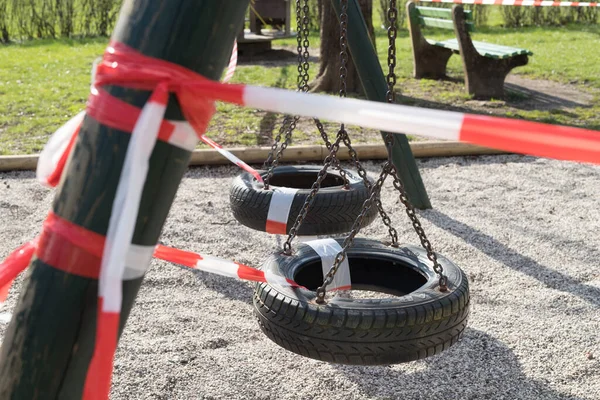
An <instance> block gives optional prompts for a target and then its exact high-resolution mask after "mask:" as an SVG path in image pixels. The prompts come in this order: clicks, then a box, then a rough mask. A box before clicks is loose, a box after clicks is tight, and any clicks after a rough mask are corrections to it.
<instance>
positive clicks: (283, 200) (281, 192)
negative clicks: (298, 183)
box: [266, 187, 298, 235]
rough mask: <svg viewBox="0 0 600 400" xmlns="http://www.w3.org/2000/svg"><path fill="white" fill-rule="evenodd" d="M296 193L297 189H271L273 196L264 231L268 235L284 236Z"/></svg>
mask: <svg viewBox="0 0 600 400" xmlns="http://www.w3.org/2000/svg"><path fill="white" fill-rule="evenodd" d="M296 192H298V189H292V188H286V187H273V196H271V203H270V204H269V212H268V214H267V226H266V231H267V232H268V233H278V234H283V235H285V234H286V232H287V221H288V217H289V215H290V209H291V208H292V202H293V201H294V197H295V196H296Z"/></svg>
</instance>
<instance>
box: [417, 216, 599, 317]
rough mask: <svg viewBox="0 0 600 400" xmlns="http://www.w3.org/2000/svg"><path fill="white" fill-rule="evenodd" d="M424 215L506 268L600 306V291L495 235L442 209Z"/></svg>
mask: <svg viewBox="0 0 600 400" xmlns="http://www.w3.org/2000/svg"><path fill="white" fill-rule="evenodd" d="M421 216H422V217H423V218H425V219H427V220H428V221H429V222H431V223H432V224H434V225H436V226H438V227H439V228H442V229H444V230H445V231H446V232H449V233H451V234H453V235H454V236H456V237H459V238H461V239H462V240H464V241H465V242H467V243H469V244H470V245H471V246H473V247H475V248H477V249H478V250H480V251H481V252H483V253H484V254H486V255H487V256H489V257H491V258H493V259H494V260H497V261H499V262H501V263H502V264H504V265H505V266H506V267H508V268H510V269H513V270H515V271H518V272H521V273H523V274H526V275H528V276H530V277H532V278H534V279H537V280H538V281H540V282H541V283H543V284H544V285H546V286H547V287H549V288H552V289H555V290H559V291H561V292H566V293H569V294H572V295H574V296H577V297H579V298H581V299H583V300H585V301H587V302H588V303H590V304H592V305H594V306H597V307H598V306H600V289H599V288H596V287H593V286H588V285H586V284H584V283H582V282H580V281H578V280H577V279H574V278H572V277H570V276H568V275H565V274H563V273H560V272H558V271H555V270H553V269H550V268H548V267H546V266H544V265H541V264H539V263H538V262H537V261H535V260H534V259H532V258H530V257H527V256H524V255H522V254H520V253H518V252H516V251H515V250H513V249H511V248H509V247H506V246H505V245H503V244H502V243H500V242H499V241H497V240H496V239H494V238H493V237H492V236H490V235H487V234H485V233H483V232H481V231H479V230H477V229H475V228H472V227H470V226H469V225H467V224H465V223H462V222H460V221H457V220H455V219H453V218H451V217H449V216H448V215H446V214H444V213H442V212H440V211H438V210H429V211H427V212H426V213H422V214H421Z"/></svg>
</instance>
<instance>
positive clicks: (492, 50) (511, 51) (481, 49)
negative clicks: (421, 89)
mask: <svg viewBox="0 0 600 400" xmlns="http://www.w3.org/2000/svg"><path fill="white" fill-rule="evenodd" d="M427 43H429V44H431V45H434V46H440V47H445V48H447V49H450V50H453V51H454V52H455V53H458V52H459V47H458V40H456V39H449V40H444V41H436V40H431V39H427ZM473 45H474V46H475V49H476V50H477V52H478V53H479V54H481V55H482V56H484V57H489V58H495V59H504V58H510V57H513V56H518V55H521V54H527V55H529V56H531V55H533V53H532V52H531V51H529V50H526V49H519V48H516V47H509V46H501V45H497V44H492V43H486V42H476V41H473Z"/></svg>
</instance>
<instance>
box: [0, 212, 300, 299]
mask: <svg viewBox="0 0 600 400" xmlns="http://www.w3.org/2000/svg"><path fill="white" fill-rule="evenodd" d="M51 218H56V216H53V217H51ZM63 223H64V221H63ZM63 228H64V227H63ZM60 229H62V228H60ZM74 234H75V235H78V234H77V233H74ZM80 237H81V239H82V240H84V241H89V240H90V237H89V236H88V235H87V234H84V235H82V236H80ZM61 240H69V238H65V237H64V236H63V237H61ZM91 240H92V241H94V240H95V239H91ZM44 246H48V243H46V244H44ZM102 246H103V245H102V244H101V245H100V247H98V246H96V245H90V244H89V243H88V244H87V248H85V249H83V250H82V248H79V251H84V252H88V251H92V252H93V253H88V255H89V256H90V257H94V258H98V259H99V258H100V257H101V254H102V250H101V249H102ZM145 247H146V246H136V245H132V247H131V248H130V249H129V253H128V255H127V256H126V262H125V264H126V266H127V269H125V273H124V278H123V279H124V280H130V279H137V278H141V277H142V276H143V275H144V272H145V268H144V269H140V268H139V265H140V264H143V265H147V262H146V261H145V260H149V259H150V258H152V257H154V258H156V259H159V260H163V261H167V262H170V263H173V264H178V265H183V266H185V267H187V268H189V269H194V270H200V271H205V272H210V273H213V274H217V275H221V276H226V277H230V278H235V279H240V280H244V281H250V282H268V283H269V284H271V285H279V286H284V287H285V286H288V287H302V286H300V285H298V284H297V283H296V282H294V281H292V280H291V279H287V278H285V277H283V276H280V275H275V274H273V273H270V272H265V271H261V270H259V269H256V268H252V267H250V266H248V265H245V264H241V263H237V262H234V261H229V260H225V259H222V258H217V257H213V256H206V255H201V254H198V253H194V252H191V251H186V250H180V249H177V248H174V247H169V246H164V245H160V244H159V245H157V246H156V247H150V252H149V253H148V251H147V249H146V248H145ZM53 250H54V249H53V248H46V249H45V250H44V249H40V245H39V238H36V239H34V240H32V241H30V242H27V243H25V244H24V245H22V246H20V247H19V248H17V249H16V250H14V251H13V252H12V253H11V254H9V255H8V257H6V259H4V261H2V262H1V263H0V293H6V294H8V291H9V289H10V287H11V286H12V283H13V281H14V279H15V278H16V277H17V276H18V275H19V274H20V273H21V272H23V271H24V270H25V269H26V268H27V266H29V263H30V261H31V258H32V257H33V255H34V254H36V253H37V254H38V255H39V254H40V252H44V253H50V252H52V251H53ZM46 255H49V254H46ZM42 257H44V256H42ZM88 266H89V265H88ZM136 266H137V267H138V268H135V269H134V268H132V267H136ZM86 267H87V266H86ZM91 270H92V272H90V269H88V268H86V270H77V271H74V270H70V272H71V273H74V274H75V275H80V276H84V277H88V278H90V277H97V275H98V271H99V267H98V268H94V267H92V268H91ZM5 300H6V297H3V298H0V303H1V302H4V301H5Z"/></svg>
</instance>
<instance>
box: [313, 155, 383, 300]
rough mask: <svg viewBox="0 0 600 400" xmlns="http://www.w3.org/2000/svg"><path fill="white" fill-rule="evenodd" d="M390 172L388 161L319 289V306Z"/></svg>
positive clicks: (370, 190)
mask: <svg viewBox="0 0 600 400" xmlns="http://www.w3.org/2000/svg"><path fill="white" fill-rule="evenodd" d="M389 170H390V163H389V161H387V162H386V163H385V165H384V166H383V169H382V171H381V174H380V175H379V178H378V179H377V181H376V182H375V184H374V185H372V186H371V188H370V189H369V197H368V198H367V200H365V202H364V203H363V207H362V210H361V212H360V214H359V215H358V217H357V218H356V220H355V221H354V224H352V229H351V230H350V233H349V234H348V236H347V237H346V239H344V243H343V244H342V250H341V251H340V252H339V253H337V255H336V256H335V259H334V261H333V266H332V267H331V269H330V270H329V271H328V272H327V274H325V277H324V279H323V284H322V285H321V286H320V287H319V288H318V289H317V298H316V302H317V303H318V304H323V303H324V302H325V294H326V288H327V286H328V285H330V284H331V282H333V278H334V277H335V274H336V273H337V271H338V269H339V268H340V265H341V264H342V262H343V261H344V260H345V259H346V254H347V251H348V249H349V248H350V246H352V243H353V242H354V238H355V237H356V235H357V234H358V232H359V231H360V228H361V227H362V221H363V219H364V217H365V215H366V214H367V213H368V212H369V210H370V209H371V205H372V203H373V201H374V200H375V198H376V197H377V196H379V193H380V192H381V187H382V186H383V183H384V182H385V179H386V178H387V176H388V175H389Z"/></svg>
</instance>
